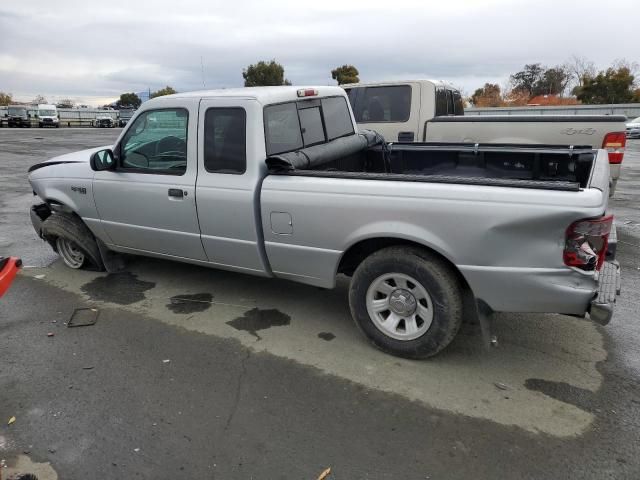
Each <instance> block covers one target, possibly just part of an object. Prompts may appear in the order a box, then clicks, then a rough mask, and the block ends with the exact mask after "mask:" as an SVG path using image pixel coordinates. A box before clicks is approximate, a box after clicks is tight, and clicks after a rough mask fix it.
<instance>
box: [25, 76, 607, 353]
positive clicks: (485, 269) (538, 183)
mask: <svg viewBox="0 0 640 480" xmlns="http://www.w3.org/2000/svg"><path fill="white" fill-rule="evenodd" d="M608 176H609V163H608V161H607V153H606V151H604V150H594V149H592V148H591V147H580V148H578V147H576V148H565V147H557V146H519V147H518V146H499V145H487V146H484V145H473V144H443V143H441V144H419V143H408V144H393V145H388V144H386V143H384V142H382V141H381V137H380V136H379V135H377V134H375V132H370V131H358V130H357V127H356V126H355V122H354V121H353V116H352V113H351V110H350V107H349V103H348V101H347V97H346V94H345V92H344V90H342V89H341V88H338V87H311V88H302V89H299V88H295V87H265V88H245V89H230V90H219V91H206V92H192V93H182V94H177V95H171V96H164V97H161V98H157V99H154V100H151V101H149V102H146V103H145V104H144V105H143V106H142V107H141V108H140V109H139V110H138V111H137V112H136V114H135V116H134V117H133V119H132V120H131V121H130V122H129V123H128V125H127V128H126V129H125V130H123V132H122V133H121V135H120V137H119V138H118V140H117V141H116V143H115V145H113V146H110V147H102V148H96V149H92V150H85V151H81V152H77V153H72V154H67V155H63V156H60V157H56V158H53V159H51V160H49V161H47V162H44V163H40V164H37V165H34V166H32V167H31V168H30V174H29V181H30V183H31V185H32V187H33V190H34V193H35V194H37V195H38V196H39V197H40V198H41V199H42V201H43V203H40V204H37V205H34V207H33V208H32V211H31V218H32V221H33V224H34V227H35V229H36V231H37V233H38V234H39V235H40V236H41V237H42V238H43V239H45V240H46V241H48V242H49V243H50V244H51V245H52V246H53V248H54V249H55V250H56V251H57V252H58V253H59V254H60V256H61V257H62V259H63V260H64V262H65V263H66V264H67V265H68V266H69V267H71V268H81V267H83V266H92V267H94V268H98V269H104V268H105V267H106V268H107V270H112V269H114V268H116V267H117V265H116V264H117V263H118V262H117V261H116V260H117V252H123V253H129V254H139V255H148V256H154V257H160V258H165V259H170V260H176V261H181V262H189V263H194V264H198V265H202V266H206V267H213V268H221V269H227V270H232V271H237V272H244V273H248V274H252V275H259V276H262V277H277V278H282V279H289V280H292V281H296V282H302V283H306V284H309V285H315V286H320V287H325V288H332V287H334V286H335V285H336V276H337V275H338V274H345V275H347V276H350V277H351V283H350V287H349V288H350V289H349V303H350V306H351V312H352V315H353V317H354V319H355V321H356V323H357V324H358V326H359V327H360V328H361V329H362V331H363V332H364V333H365V334H366V335H367V336H368V337H369V339H370V340H371V341H372V342H373V343H374V344H375V345H376V346H378V347H379V348H381V349H383V350H384V351H387V352H390V353H392V354H395V355H401V356H405V357H411V358H423V357H428V356H431V355H434V354H436V353H437V352H439V351H440V350H442V349H443V348H444V347H445V346H446V345H447V344H449V342H451V340H452V339H453V337H454V336H455V334H456V332H457V331H458V328H459V326H460V323H461V321H462V318H463V314H471V315H475V314H477V313H478V312H481V313H482V312H491V311H502V312H557V313H565V314H571V315H579V316H584V315H585V314H586V313H587V312H590V314H591V317H592V318H594V319H595V320H598V321H599V322H601V323H606V322H608V321H609V319H610V317H611V312H612V304H613V301H614V300H615V295H616V292H615V289H616V285H615V282H616V278H617V277H619V272H618V271H617V270H616V268H615V266H614V265H613V264H612V263H608V262H605V256H606V255H607V251H608V249H607V244H608V239H609V233H610V228H611V222H612V219H611V217H610V216H607V214H606V209H607V200H608V191H609V182H608ZM114 257H115V258H114ZM609 260H611V259H609ZM605 273H606V274H605ZM605 280H606V281H605ZM471 296H473V297H471ZM463 298H475V300H476V303H475V305H477V307H478V308H477V310H476V309H475V308H474V309H473V311H471V312H468V311H466V310H464V311H463ZM464 303H465V304H466V302H464ZM472 304H473V303H472ZM465 312H466V313H465ZM482 314H483V315H484V313H482Z"/></svg>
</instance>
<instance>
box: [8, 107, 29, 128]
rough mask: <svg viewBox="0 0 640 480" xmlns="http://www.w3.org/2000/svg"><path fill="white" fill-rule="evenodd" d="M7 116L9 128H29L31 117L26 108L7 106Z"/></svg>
mask: <svg viewBox="0 0 640 480" xmlns="http://www.w3.org/2000/svg"><path fill="white" fill-rule="evenodd" d="M8 115H9V118H8V120H7V124H8V126H9V127H31V115H29V113H28V112H27V107H26V106H24V105H9V110H8Z"/></svg>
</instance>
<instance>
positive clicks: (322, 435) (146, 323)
mask: <svg viewBox="0 0 640 480" xmlns="http://www.w3.org/2000/svg"><path fill="white" fill-rule="evenodd" d="M116 134H117V131H116V130H90V129H85V130H82V129H64V130H44V131H41V130H33V131H27V130H0V169H2V176H0V255H7V254H9V253H14V254H15V253H17V254H19V255H21V256H22V257H23V259H24V260H25V264H26V265H28V266H29V267H33V268H26V269H25V270H24V271H23V272H22V273H21V275H20V277H19V278H18V279H17V281H16V283H15V285H14V287H13V288H12V290H11V291H10V292H9V294H8V295H7V296H6V297H4V298H3V299H2V301H1V302H2V303H0V351H1V352H2V362H1V363H0V422H1V423H0V457H1V458H5V459H7V460H8V461H9V462H15V461H21V462H23V464H24V463H25V462H26V463H27V464H28V462H31V461H33V462H37V464H38V465H43V464H46V463H47V462H50V469H51V470H52V471H55V472H57V476H58V478H63V479H66V478H70V479H74V478H114V479H116V478H117V479H120V478H124V477H138V478H158V479H163V478H167V479H169V478H221V479H222V478H224V479H227V478H239V479H240V478H242V479H245V478H269V479H272V478H283V479H289V478H293V479H302V478H308V479H315V478H317V476H318V475H319V473H320V472H321V471H322V470H324V468H326V467H329V466H330V467H332V469H333V473H332V476H331V477H329V478H335V479H361V478H370V479H386V478H389V479H392V478H394V479H395V478H407V479H414V478H415V479H424V478H431V479H436V478H443V479H445V478H446V479H450V478H460V479H463V478H464V479H467V478H478V479H480V478H487V479H493V478H518V479H524V478H535V479H547V478H594V479H601V478H615V479H624V478H629V479H634V478H639V477H640V455H639V454H640V381H639V378H640V346H639V345H640V340H639V338H640V337H639V334H640V326H639V320H640V318H639V314H638V311H639V310H640V309H639V307H640V297H639V296H638V294H637V292H639V291H640V214H639V210H638V209H637V206H638V205H639V204H638V201H639V200H640V188H639V187H640V175H639V173H640V142H633V143H632V142H630V145H629V148H628V153H627V155H626V158H625V162H624V164H623V174H622V176H623V178H622V180H621V181H620V183H619V185H618V191H617V193H616V198H615V200H614V201H613V202H612V210H613V211H614V212H615V213H616V215H617V216H618V228H619V231H618V233H619V238H620V241H621V243H620V245H619V249H618V258H619V260H620V262H621V264H622V266H623V293H622V296H621V297H620V299H619V303H618V305H617V308H616V313H615V316H614V319H613V321H612V323H611V325H609V326H608V327H606V328H601V327H596V326H595V325H593V324H591V323H589V322H587V321H584V320H580V319H575V318H571V317H566V316H559V315H498V316H497V319H496V326H495V328H496V332H497V334H498V336H499V339H500V346H499V348H498V349H495V350H493V351H491V352H487V351H485V350H484V348H483V347H482V345H481V341H480V336H479V332H478V328H477V326H476V325H465V326H464V327H463V330H462V332H461V334H460V335H459V337H458V338H457V339H456V340H455V341H454V342H453V344H452V345H451V346H450V347H449V348H448V349H447V350H446V351H445V352H443V353H442V354H441V355H440V356H438V357H436V358H434V359H432V360H429V361H423V362H414V361H406V360H401V359H397V358H394V357H389V356H387V355H384V354H382V353H380V352H378V351H377V350H375V349H373V348H372V347H371V346H370V345H369V344H368V343H367V342H366V340H364V339H363V338H362V336H361V335H360V334H359V332H358V331H357V328H356V327H355V325H354V324H353V322H352V321H351V319H350V316H349V311H348V305H347V300H346V296H347V295H346V282H345V281H341V282H340V284H339V287H338V288H337V289H336V290H333V291H326V290H321V289H316V288H312V287H308V286H304V285H297V284H294V283H290V282H286V281H280V280H269V279H261V278H255V277H248V276H244V275H240V274H233V273H228V272H221V271H216V270H209V269H205V268H201V267H195V266H191V265H184V264H176V263H171V262H166V261H161V260H154V259H146V258H140V257H138V258H134V259H132V260H131V261H130V263H129V268H128V271H127V272H126V273H121V274H116V275H107V274H104V273H97V272H87V271H80V272H78V271H71V270H69V269H66V268H65V267H64V265H62V264H61V262H60V261H58V260H57V257H56V256H55V255H54V254H52V253H51V251H50V249H49V247H48V246H46V245H45V244H44V243H43V242H42V241H40V240H39V239H37V237H36V236H35V234H34V233H33V230H32V227H31V225H30V222H29V217H28V207H29V205H30V203H31V201H32V198H31V195H30V191H29V187H28V184H26V180H25V179H26V174H25V171H26V168H28V166H29V165H31V164H34V163H37V162H38V161H41V160H43V159H45V158H47V156H52V155H56V154H61V153H66V152H68V151H73V150H79V149H81V148H88V147H91V146H98V145H104V144H108V143H110V142H111V141H113V139H114V138H115V136H116ZM36 137H40V138H42V139H39V138H36ZM87 306H90V307H94V308H98V309H99V310H100V315H99V318H98V322H97V323H96V324H95V325H93V326H90V327H78V328H73V329H67V328H66V327H65V326H64V322H65V321H67V320H68V318H69V317H70V315H71V314H72V312H73V310H74V309H75V308H78V307H87ZM49 333H53V334H54V335H53V336H48V334H49ZM11 416H16V422H15V423H13V424H12V425H10V426H8V425H6V421H5V419H8V418H9V417H11ZM20 455H21V456H22V457H20ZM33 468H35V467H33ZM54 475H56V474H53V473H43V476H41V479H40V480H42V479H43V478H44V479H47V478H54Z"/></svg>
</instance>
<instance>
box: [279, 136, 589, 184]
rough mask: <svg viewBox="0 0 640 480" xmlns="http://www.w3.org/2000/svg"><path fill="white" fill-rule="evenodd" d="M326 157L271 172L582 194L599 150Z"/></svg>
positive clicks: (419, 150) (466, 149) (419, 147)
mask: <svg viewBox="0 0 640 480" xmlns="http://www.w3.org/2000/svg"><path fill="white" fill-rule="evenodd" d="M320 157H321V158H320V160H319V161H317V162H314V161H313V160H311V161H310V162H309V165H308V166H305V167H304V168H296V167H295V166H294V165H292V164H291V163H289V164H287V161H286V159H287V157H286V155H283V156H279V157H278V158H276V159H268V160H267V163H268V165H269V167H270V170H271V173H276V174H286V175H305V176H314V177H333V178H362V179H370V180H395V181H408V182H431V183H458V184H470V185H492V186H505V187H516V188H536V189H549V190H563V191H578V190H580V189H581V188H586V186H587V184H588V181H589V178H590V175H591V170H592V168H593V164H594V159H595V152H594V150H593V149H592V148H591V147H568V146H558V145H535V146H534V145H527V146H523V145H506V144H505V145H494V144H491V145H478V144H451V143H394V144H389V145H376V146H373V147H369V148H366V149H361V150H359V151H356V152H355V153H350V154H347V155H345V156H337V157H336V158H330V157H329V158H327V157H326V156H320Z"/></svg>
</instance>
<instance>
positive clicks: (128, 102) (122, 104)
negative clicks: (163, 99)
mask: <svg viewBox="0 0 640 480" xmlns="http://www.w3.org/2000/svg"><path fill="white" fill-rule="evenodd" d="M141 104H142V100H140V97H139V96H138V95H136V94H135V93H133V92H132V93H123V94H122V95H120V98H119V99H118V101H117V102H116V106H117V107H118V108H138V107H139V106H140V105H141Z"/></svg>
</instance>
